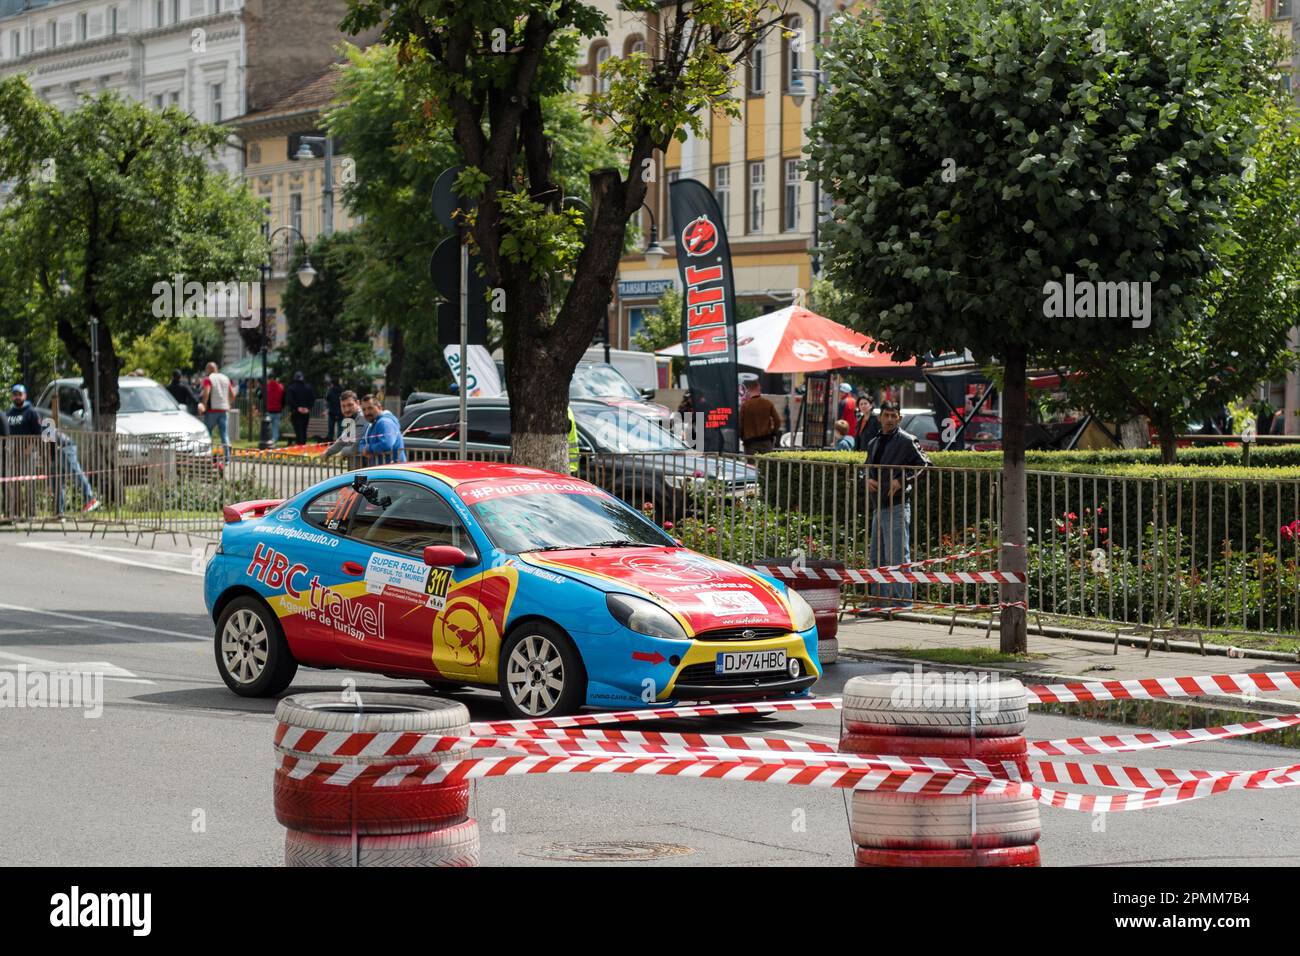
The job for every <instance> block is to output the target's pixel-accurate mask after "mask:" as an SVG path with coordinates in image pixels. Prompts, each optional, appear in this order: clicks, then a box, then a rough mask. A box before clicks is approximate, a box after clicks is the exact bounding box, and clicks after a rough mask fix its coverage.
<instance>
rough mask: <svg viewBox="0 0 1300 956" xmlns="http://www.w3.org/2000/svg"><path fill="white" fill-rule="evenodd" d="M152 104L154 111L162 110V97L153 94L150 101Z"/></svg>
mask: <svg viewBox="0 0 1300 956" xmlns="http://www.w3.org/2000/svg"><path fill="white" fill-rule="evenodd" d="M152 102H153V108H154V109H156V110H160V109H162V108H163V95H162V94H161V93H155V94H154V95H153V100H152Z"/></svg>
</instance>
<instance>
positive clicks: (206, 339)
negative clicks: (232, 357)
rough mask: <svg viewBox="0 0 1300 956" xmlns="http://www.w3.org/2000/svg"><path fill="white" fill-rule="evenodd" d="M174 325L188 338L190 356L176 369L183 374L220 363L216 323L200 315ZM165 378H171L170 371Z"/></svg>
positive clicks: (186, 318)
mask: <svg viewBox="0 0 1300 956" xmlns="http://www.w3.org/2000/svg"><path fill="white" fill-rule="evenodd" d="M176 325H177V327H178V328H180V329H182V330H184V332H185V333H186V334H187V335H188V336H189V337H190V354H189V355H188V356H186V357H185V359H184V361H182V362H180V363H179V364H178V365H176V368H179V369H180V370H181V372H182V373H185V372H190V371H195V370H197V369H201V368H203V367H204V366H206V365H207V364H208V363H209V362H216V363H217V364H220V363H221V346H222V343H221V327H220V326H219V325H217V323H215V322H213V321H212V319H209V318H206V317H204V316H201V315H191V316H186V317H185V318H183V319H179V320H178V321H177V323H176ZM167 377H168V379H170V378H171V371H170V370H169V371H168V373H167Z"/></svg>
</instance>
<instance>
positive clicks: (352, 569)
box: [343, 561, 366, 577]
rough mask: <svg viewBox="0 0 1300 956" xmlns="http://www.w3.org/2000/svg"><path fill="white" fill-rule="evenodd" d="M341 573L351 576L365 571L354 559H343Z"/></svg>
mask: <svg viewBox="0 0 1300 956" xmlns="http://www.w3.org/2000/svg"><path fill="white" fill-rule="evenodd" d="M343 573H344V574H350V575H352V576H353V577H359V576H361V575H363V574H365V573H366V569H365V568H364V567H362V566H361V565H359V564H357V563H356V562H355V561H344V562H343Z"/></svg>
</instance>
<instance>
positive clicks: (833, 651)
mask: <svg viewBox="0 0 1300 956" xmlns="http://www.w3.org/2000/svg"><path fill="white" fill-rule="evenodd" d="M839 657H840V642H839V641H838V640H837V639H836V638H833V637H828V638H827V639H826V640H824V641H818V642H817V660H819V661H820V662H821V665H822V666H823V667H825V666H826V665H827V664H834V663H835V662H836V661H837V660H839Z"/></svg>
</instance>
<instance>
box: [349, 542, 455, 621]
mask: <svg viewBox="0 0 1300 956" xmlns="http://www.w3.org/2000/svg"><path fill="white" fill-rule="evenodd" d="M450 580H451V568H431V567H429V566H428V565H427V564H425V563H424V562H423V561H414V560H412V559H410V558H402V557H398V556H397V555H395V554H382V553H380V552H375V553H374V554H372V555H371V556H370V561H369V563H367V564H366V577H365V582H366V593H368V594H378V595H381V596H383V597H391V598H401V599H403V600H407V601H411V602H412V603H416V604H423V605H424V606H425V607H431V608H433V609H434V610H435V611H441V610H442V609H443V607H445V606H446V604H447V585H448V582H449V581H450Z"/></svg>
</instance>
